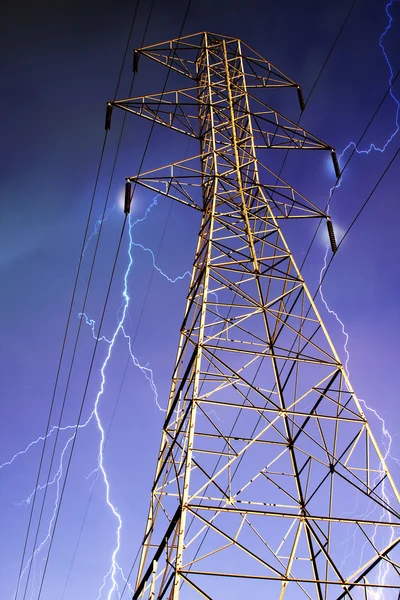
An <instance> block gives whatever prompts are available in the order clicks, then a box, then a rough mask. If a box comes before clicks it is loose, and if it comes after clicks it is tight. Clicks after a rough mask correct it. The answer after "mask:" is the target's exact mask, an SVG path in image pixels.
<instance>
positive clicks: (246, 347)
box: [107, 33, 400, 600]
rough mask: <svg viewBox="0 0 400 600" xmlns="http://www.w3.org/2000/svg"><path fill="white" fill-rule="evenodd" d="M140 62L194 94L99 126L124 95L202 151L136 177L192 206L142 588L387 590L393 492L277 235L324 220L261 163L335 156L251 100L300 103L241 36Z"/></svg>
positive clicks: (144, 103)
mask: <svg viewBox="0 0 400 600" xmlns="http://www.w3.org/2000/svg"><path fill="white" fill-rule="evenodd" d="M139 56H143V57H144V56H147V57H150V58H152V59H154V60H156V61H158V62H159V63H161V64H163V65H165V66H166V67H167V68H169V69H173V70H175V71H178V72H179V73H181V74H182V75H184V76H186V77H187V78H189V79H190V80H191V87H188V88H185V89H181V90H177V91H169V92H164V93H161V94H153V95H149V96H144V97H140V98H129V99H125V100H120V101H116V102H113V103H109V107H108V117H107V119H108V126H109V122H110V117H111V109H112V106H116V107H119V108H121V109H124V110H127V111H129V112H131V113H134V114H137V115H140V116H142V117H145V118H147V119H151V120H153V121H155V122H156V123H159V124H161V125H163V126H166V127H169V128H171V129H173V130H176V131H180V132H182V133H183V134H185V135H187V136H191V137H194V138H197V139H198V140H199V141H200V153H199V154H198V156H195V157H192V158H189V159H186V160H182V161H180V162H177V163H174V164H172V165H168V166H165V167H162V168H158V169H154V170H152V171H149V172H146V173H141V174H139V175H138V176H135V177H129V178H128V180H129V181H132V182H134V183H137V184H140V185H143V186H145V187H147V188H149V189H151V190H154V191H155V192H157V193H159V194H163V195H166V196H168V197H170V198H174V199H175V200H177V201H179V202H181V203H183V204H186V205H189V206H191V207H193V208H194V209H196V210H197V211H200V212H201V213H202V217H201V227H200V232H199V237H198V243H197V250H196V254H195V258H194V265H193V272H192V277H191V282H190V286H189V292H188V296H187V303H186V309H185V314H184V318H183V323H182V327H181V336H180V342H179V347H178V352H177V357H176V363H175V368H174V371H173V375H172V387H171V393H170V398H169V405H168V410H167V413H166V417H165V422H164V426H163V430H162V440H161V447H160V452H159V456H158V461H157V467H156V472H155V477H154V484H153V487H152V491H151V501H150V509H149V513H148V519H147V524H146V528H145V534H144V538H143V543H142V551H141V557H140V564H139V567H138V573H137V580H136V587H135V594H134V598H148V599H156V598H157V599H161V598H168V599H170V600H172V599H173V600H177V599H178V598H183V599H185V600H190V599H192V598H200V597H201V598H213V599H216V598H218V599H222V598H228V597H229V598H237V599H239V598H240V599H242V598H244V597H248V598H280V599H282V598H285V599H286V600H288V599H289V600H291V599H299V598H312V599H318V600H322V599H324V600H326V599H333V598H334V599H337V600H339V599H340V598H347V599H349V598H352V599H354V600H355V599H368V600H372V599H374V600H377V599H378V598H379V599H383V598H384V599H385V600H386V599H389V598H397V594H398V586H399V581H400V578H399V574H400V570H399V563H398V559H399V557H398V554H397V555H396V552H397V551H398V544H399V541H400V538H399V524H400V521H399V512H398V510H397V508H398V502H399V493H398V491H397V489H396V487H395V484H394V481H393V479H392V477H391V475H390V472H389V470H388V468H387V465H386V462H385V458H386V457H385V456H384V455H383V454H382V452H381V451H380V449H379V447H378V445H377V443H376V441H375V439H374V437H373V435H372V433H371V429H370V427H369V425H368V422H367V419H366V417H365V415H364V413H363V410H362V407H361V405H360V403H359V401H358V400H357V398H356V396H355V394H354V392H353V390H352V388H351V385H350V383H349V381H348V378H347V376H346V372H345V370H344V367H343V365H342V364H341V361H340V359H339V357H338V354H337V352H336V350H335V348H334V346H333V344H332V341H331V339H330V338H329V335H328V333H327V331H326V328H325V326H324V323H323V321H322V319H321V317H320V315H319V313H318V310H317V307H316V305H315V303H314V302H313V299H312V297H311V295H310V292H309V290H308V288H307V286H306V284H305V282H304V280H303V277H302V275H301V273H300V271H299V269H298V267H297V265H296V262H295V260H294V258H293V256H292V254H291V252H290V250H289V248H288V245H287V243H286V241H285V238H284V236H283V234H282V231H281V228H280V222H281V221H280V220H281V219H293V218H307V217H308V218H323V219H325V218H327V215H325V214H324V213H323V211H321V210H320V209H319V208H318V207H317V206H315V205H314V204H312V203H311V202H310V201H309V200H307V199H306V198H305V197H304V196H302V195H301V194H300V193H299V192H297V191H296V190H294V189H293V188H292V187H291V186H290V185H288V184H287V183H286V182H285V181H283V180H282V179H280V178H279V177H277V176H276V175H275V174H274V173H273V172H272V171H271V170H270V169H269V168H268V167H267V166H266V165H265V164H263V163H262V162H261V160H260V159H259V158H257V152H258V150H259V149H262V148H269V149H273V148H289V149H307V150H315V149H322V150H328V151H329V152H332V153H333V149H332V148H331V147H330V146H328V145H326V144H325V143H324V142H322V141H321V140H319V139H318V138H316V137H315V136H314V135H311V134H310V133H308V132H307V131H305V130H304V129H303V128H301V127H299V126H298V125H296V124H295V123H293V122H291V121H290V120H289V119H287V118H286V117H284V116H283V115H281V114H279V113H278V112H277V111H275V110H273V109H272V108H270V107H269V106H267V105H266V104H264V103H262V102H261V101H260V100H259V99H258V96H257V97H256V95H255V92H256V91H257V93H258V94H259V91H260V89H263V88H270V87H275V88H287V87H289V88H290V87H291V88H293V87H294V88H295V89H297V90H298V93H299V98H300V101H301V99H302V97H301V91H300V88H299V86H297V84H295V83H294V82H293V81H292V80H291V79H289V78H288V77H287V76H286V75H284V74H283V73H281V72H280V71H278V70H277V69H276V68H275V67H274V66H273V65H271V64H270V63H269V62H268V61H266V60H265V59H263V58H262V57H261V56H260V55H258V54H257V53H255V52H254V51H253V50H252V49H251V48H249V47H248V46H247V45H245V44H243V43H242V42H240V40H238V39H234V38H227V37H221V36H219V35H214V34H209V33H200V34H196V35H193V36H188V37H184V38H180V39H176V40H172V41H169V42H165V43H162V44H157V45H154V46H149V47H146V48H142V49H140V50H139V51H137V54H136V59H135V64H136V65H137V59H138V57H139ZM141 60H142V59H141ZM333 156H334V155H333ZM334 159H335V156H334ZM336 167H337V163H336ZM394 505H396V506H394ZM396 507H397V508H396Z"/></svg>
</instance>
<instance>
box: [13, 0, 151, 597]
mask: <svg viewBox="0 0 400 600" xmlns="http://www.w3.org/2000/svg"><path fill="white" fill-rule="evenodd" d="M139 5H140V0H137V1H136V5H135V10H134V14H133V17H132V20H131V26H130V31H129V35H128V42H127V46H126V48H125V51H124V55H123V58H122V61H121V67H120V71H119V75H118V79H117V83H116V87H115V97H116V95H117V93H118V89H119V85H120V82H121V76H122V72H123V68H124V65H125V62H126V56H127V48H128V46H129V43H130V39H131V35H132V31H133V27H134V24H135V21H136V16H137V11H138V7H139ZM107 138H108V131H107V130H106V131H105V134H104V141H103V145H102V149H101V154H100V159H99V163H98V168H97V172H96V177H95V183H94V189H93V193H92V198H91V204H90V210H89V214H88V218H87V221H86V228H85V232H84V236H83V241H82V246H81V252H80V257H79V261H78V268H77V273H76V277H75V282H74V286H73V292H72V297H71V302H70V306H69V312H68V317H67V323H66V327H65V332H64V338H63V343H62V349H61V354H60V358H59V362H58V367H57V374H56V381H55V384H54V388H53V395H52V400H51V405H50V409H49V415H48V420H47V425H46V434H45V439H44V443H43V448H42V453H41V457H40V461H39V468H38V474H37V478H36V483H35V491H34V495H33V501H32V506H31V511H30V516H29V521H28V527H27V532H26V536H25V542H24V548H23V553H22V558H21V564H20V569H19V574H18V579H17V586H16V591H15V596H14V599H16V598H17V595H18V590H19V585H20V578H21V573H22V569H23V565H24V559H25V554H26V549H27V545H28V539H29V534H30V531H31V527H32V519H33V513H34V509H35V503H36V498H37V489H38V485H39V480H40V475H41V470H42V466H43V460H44V455H45V451H46V447H47V439H48V438H47V436H48V434H49V430H50V423H51V417H52V414H53V408H54V403H55V396H56V391H57V389H58V382H59V377H60V372H61V365H62V362H63V357H64V352H65V346H66V340H67V336H68V332H69V327H70V323H71V317H72V309H73V304H74V301H75V296H76V290H77V285H78V281H79V276H80V271H81V266H82V262H83V255H84V249H85V246H86V241H87V236H88V231H89V225H90V220H91V215H92V211H93V206H94V200H95V196H96V193H97V188H98V183H99V177H100V172H101V168H102V164H103V159H104V153H105V148H106V142H107ZM107 200H108V198H107ZM106 207H107V201H106V203H105V205H104V209H103V215H102V219H101V224H100V229H99V237H100V235H101V227H102V222H103V219H104V216H105V212H106ZM97 247H98V244H97V245H96V249H95V253H94V256H93V261H92V266H91V274H92V272H93V267H94V262H95V259H96V254H97ZM89 286H90V279H89V282H88V285H87V290H86V295H85V302H86V298H87V294H88V291H89ZM80 326H81V323H80V324H79V327H78V332H77V335H76V340H75V347H74V353H73V356H72V359H71V369H72V364H73V361H74V356H75V352H76V346H77V342H78V338H79V333H80ZM71 369H70V374H71ZM67 385H68V383H67ZM65 401H66V393H65V395H64V399H63V403H62V407H61V413H60V418H59V424H58V427H59V426H60V425H61V420H62V415H63V411H64V406H65ZM58 434H59V429H57V432H56V436H55V441H54V445H53V452H52V457H51V462H50V467H49V470H48V474H47V482H46V486H45V491H44V496H43V500H42V505H41V510H40V515H39V521H38V524H37V528H36V535H35V541H34V544H33V551H32V557H31V562H30V564H29V570H28V574H27V578H26V584H25V590H24V596H23V598H24V599H25V597H26V593H27V589H28V583H29V578H30V573H31V569H32V563H33V560H32V559H33V554H34V552H35V548H36V543H37V538H38V535H39V529H40V523H41V519H42V515H43V510H44V505H45V501H46V495H47V484H48V482H49V480H50V474H51V468H52V465H53V461H54V456H55V451H56V446H57V441H58Z"/></svg>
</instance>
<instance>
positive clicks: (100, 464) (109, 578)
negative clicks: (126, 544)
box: [0, 196, 190, 600]
mask: <svg viewBox="0 0 400 600" xmlns="http://www.w3.org/2000/svg"><path fill="white" fill-rule="evenodd" d="M156 206H157V196H156V197H155V198H154V199H153V200H152V202H151V204H150V205H149V206H148V207H147V209H146V211H145V213H144V215H143V216H142V217H140V218H137V219H136V220H132V218H131V215H129V216H128V238H129V241H128V251H127V255H128V262H127V267H126V269H125V273H124V277H123V289H122V305H121V308H120V310H119V311H118V313H120V315H119V316H118V320H117V325H116V327H115V330H114V332H113V334H112V336H111V337H109V338H108V337H106V336H105V335H102V336H100V337H98V333H96V330H95V325H96V322H95V320H94V319H91V318H89V317H88V316H87V315H86V314H85V313H79V315H78V316H79V318H81V319H84V321H85V323H86V324H87V325H88V326H89V327H90V329H91V331H92V334H93V337H94V338H95V339H96V340H97V339H98V341H101V342H104V343H106V344H107V345H108V351H107V354H106V357H105V359H104V361H103V364H102V366H101V369H100V386H99V391H98V393H97V395H96V398H95V401H94V405H93V410H92V412H91V413H90V415H89V417H88V418H87V419H86V421H85V422H84V423H82V424H80V425H65V426H57V425H54V426H53V427H51V429H50V430H49V432H48V433H47V435H45V436H38V437H37V438H36V439H35V440H33V441H32V442H30V443H29V444H28V445H27V446H26V448H25V449H24V450H20V451H18V452H16V453H15V454H14V456H12V458H11V459H10V460H8V461H5V462H3V463H2V464H0V470H1V469H3V468H5V467H7V466H10V465H12V464H13V463H14V462H15V461H16V460H17V458H18V457H20V456H22V455H24V454H26V453H27V452H29V450H30V449H31V448H32V447H34V446H36V445H38V444H40V443H43V442H44V441H45V440H46V439H47V438H49V437H50V436H51V435H52V434H53V433H54V432H55V431H57V430H59V431H61V432H64V431H66V432H67V431H73V434H72V435H70V436H69V438H68V439H67V441H66V442H65V444H64V446H63V449H62V451H61V454H60V457H59V462H58V468H57V470H56V472H55V473H54V475H53V476H52V478H51V479H49V481H48V482H46V483H45V484H40V485H38V486H37V488H36V489H35V490H33V491H32V492H31V493H30V494H29V496H28V497H27V498H26V499H25V500H24V501H23V502H22V503H20V504H29V503H30V501H31V499H32V497H33V495H34V494H35V493H36V491H42V490H44V489H45V488H46V487H49V486H53V485H55V487H56V493H55V500H54V504H53V512H52V515H51V518H50V520H49V523H48V527H47V531H46V535H45V537H44V538H43V539H42V540H41V542H40V544H39V545H38V546H37V547H36V548H35V550H34V552H33V553H32V556H31V557H30V558H29V560H28V561H27V562H26V564H25V566H24V568H23V570H22V572H21V576H20V580H21V579H22V577H23V576H24V575H25V573H26V571H27V569H28V568H29V566H30V564H31V563H32V566H33V576H32V592H31V596H32V597H33V595H34V588H35V585H36V575H35V572H36V569H35V566H36V562H37V559H38V555H39V554H40V552H41V551H42V550H43V548H44V547H45V546H46V544H47V543H48V541H49V540H50V538H51V535H52V532H53V526H54V522H55V519H56V516H57V512H58V509H59V502H60V486H61V481H62V477H63V474H64V470H63V469H64V458H65V455H66V452H67V450H68V448H69V446H70V444H71V443H72V441H73V440H74V438H75V436H76V435H77V431H78V430H80V429H85V428H86V427H88V425H89V424H90V423H92V422H93V423H95V424H96V426H97V430H98V433H99V449H98V455H97V467H96V468H95V469H93V470H92V472H91V473H90V474H89V475H88V476H87V478H89V477H90V476H91V475H92V474H94V473H97V477H99V476H100V477H101V479H102V481H103V484H104V488H105V501H106V504H107V507H108V509H109V511H110V513H111V515H112V517H113V519H114V520H115V522H116V529H115V545H114V548H113V551H112V554H111V557H110V568H109V570H108V571H107V573H106V574H105V575H104V577H103V581H102V583H101V586H100V588H99V590H98V595H97V600H100V598H101V597H102V595H103V593H104V592H105V591H106V587H107V586H108V591H107V592H106V593H107V600H111V598H112V597H113V595H115V593H117V594H118V590H119V584H118V580H119V579H121V580H122V582H123V583H124V585H126V586H127V587H128V589H131V588H130V586H129V583H128V581H127V579H126V577H125V575H124V573H123V570H122V568H121V566H120V565H119V564H118V561H117V557H118V554H119V551H120V548H121V531H122V527H123V520H122V516H121V514H120V512H119V511H118V509H117V507H116V506H115V504H114V503H113V501H112V498H111V486H110V479H109V476H108V474H107V471H106V468H105V464H104V447H105V443H106V432H105V428H104V426H103V424H102V421H101V417H100V412H99V408H100V403H101V399H102V397H103V395H104V391H105V387H106V370H107V366H108V364H109V362H110V360H111V358H112V353H113V349H114V347H115V343H116V340H117V338H118V337H120V336H122V337H123V338H124V339H125V340H126V341H127V346H128V349H129V354H130V358H131V360H132V363H133V365H134V366H135V367H136V368H138V369H139V370H140V371H141V372H142V374H143V375H144V377H145V378H146V379H147V381H148V383H149V385H150V388H151V390H152V392H153V396H154V402H155V404H156V406H157V407H158V409H159V410H160V411H163V412H165V409H164V408H163V407H162V406H161V405H160V403H159V401H158V392H157V387H156V384H155V382H154V374H153V371H152V369H151V368H150V367H149V366H148V365H142V364H141V363H140V362H139V360H138V358H137V357H136V356H135V354H134V353H133V348H132V346H133V343H132V339H131V336H130V335H129V334H128V333H127V331H126V328H125V321H126V317H127V315H128V309H129V305H130V302H131V297H130V295H129V292H128V281H129V276H130V274H131V270H132V267H133V262H134V261H133V249H134V248H140V249H141V250H143V251H144V252H146V253H148V254H150V256H151V259H152V265H153V268H154V269H155V270H156V271H157V272H158V273H159V274H160V275H161V276H162V277H164V278H165V279H166V280H167V281H169V282H170V283H176V282H177V281H181V280H182V279H184V278H185V277H186V276H188V275H189V276H190V272H189V271H186V272H185V273H184V274H183V275H179V276H177V277H175V278H172V277H170V276H169V275H167V274H166V273H165V272H164V271H163V270H162V269H161V268H160V267H158V265H157V264H156V257H155V254H154V252H153V251H152V250H151V249H150V248H147V247H145V246H143V244H139V243H137V242H135V241H134V239H133V229H134V227H136V226H137V225H138V224H139V223H142V222H143V221H145V220H146V219H147V217H148V215H149V213H150V212H151V210H152V209H154V208H155V207H156ZM109 212H111V211H109ZM108 214H109V213H108ZM107 216H108V215H107ZM104 220H105V219H104ZM100 223H101V221H100V219H99V220H98V221H97V222H96V224H95V227H94V230H93V232H92V234H91V236H90V237H89V239H88V242H87V244H86V246H85V249H86V248H87V245H88V243H89V241H90V240H91V238H92V237H93V236H95V235H97V233H98V230H99V226H100ZM85 249H84V250H85ZM97 477H96V479H97ZM41 570H42V568H41ZM39 575H40V574H39Z"/></svg>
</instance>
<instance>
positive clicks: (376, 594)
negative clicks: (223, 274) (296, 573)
mask: <svg viewBox="0 0 400 600" xmlns="http://www.w3.org/2000/svg"><path fill="white" fill-rule="evenodd" d="M394 1H395V0H390V1H389V2H388V3H387V4H386V7H385V12H386V15H387V17H388V22H387V25H386V27H385V29H384V31H383V32H382V34H381V36H380V38H379V46H380V48H381V50H382V54H383V56H384V59H385V61H386V64H387V67H388V69H389V80H388V84H389V89H390V96H391V98H392V100H393V101H394V103H395V105H396V112H395V128H394V130H393V132H392V133H391V134H390V135H389V137H388V138H387V140H386V142H385V143H384V144H383V146H382V147H378V146H377V145H376V144H374V143H371V144H370V145H369V146H368V147H367V148H365V149H359V148H358V147H357V145H356V144H355V143H354V142H349V143H348V144H347V146H346V147H345V148H344V150H343V151H342V153H341V154H340V156H339V157H338V160H339V163H340V161H341V160H342V159H343V157H344V156H345V154H346V153H347V152H348V150H350V149H353V151H355V152H356V153H357V154H362V155H369V154H370V153H371V152H372V151H374V152H380V153H383V152H385V150H386V148H387V147H388V146H389V144H390V143H391V141H392V140H393V139H394V137H395V136H396V135H397V133H398V132H399V129H400V127H399V113H400V100H399V99H398V98H397V97H396V96H395V94H394V92H393V89H392V87H391V86H392V82H393V78H394V73H393V68H392V65H391V63H390V60H389V57H388V54H387V52H386V49H385V46H384V38H385V36H386V35H387V34H388V32H389V30H390V28H391V26H392V23H393V17H392V15H391V14H390V8H391V7H392V5H393V3H394ZM342 179H343V178H342ZM342 179H341V180H339V181H338V182H337V183H336V185H335V186H334V187H333V188H331V190H330V195H329V201H328V213H329V210H330V203H331V199H332V195H333V193H334V191H335V189H337V188H338V187H340V185H341V183H342ZM328 252H329V246H327V247H326V249H325V255H324V261H323V265H322V268H321V271H320V276H319V294H320V297H321V300H322V302H323V304H324V306H325V308H326V310H327V312H328V313H329V314H330V315H332V316H333V317H334V318H335V319H336V321H337V323H338V324H339V325H340V328H341V332H342V334H343V337H344V344H343V350H344V354H345V356H346V360H345V364H344V368H345V370H346V373H347V375H348V376H349V362H350V352H349V348H348V344H349V334H348V332H347V330H346V327H345V324H344V322H343V321H342V319H341V318H340V317H339V315H338V313H337V312H336V311H334V310H333V309H332V308H331V307H330V306H329V304H328V302H327V300H326V298H325V296H324V293H323V289H322V280H323V276H324V273H325V271H326V268H327V258H328ZM358 400H359V401H360V402H361V403H362V405H363V406H364V408H365V409H366V410H367V411H369V412H370V413H372V414H373V415H374V416H375V417H376V418H377V419H378V421H379V422H380V427H381V432H382V441H384V440H385V442H386V443H385V442H384V445H385V454H384V456H383V458H384V460H385V462H386V460H387V459H388V458H391V459H392V460H394V461H395V462H396V463H397V464H399V465H400V460H398V459H397V458H396V457H394V456H393V455H392V454H391V448H392V444H393V438H392V436H391V434H390V432H389V429H388V427H387V425H386V423H385V420H384V419H383V417H382V416H381V415H380V414H379V413H378V412H377V411H376V410H375V409H374V408H373V407H371V406H369V405H368V404H367V402H366V401H365V400H364V399H362V398H358ZM383 476H384V470H383V464H382V463H380V465H379V473H378V475H377V476H376V478H375V481H374V483H375V484H378V481H379V480H380V479H382V478H383ZM385 484H386V479H385V478H383V480H382V484H381V485H382V487H381V489H382V497H383V499H384V500H385V502H387V503H388V504H390V497H389V492H388V490H387V485H385ZM373 487H374V486H373ZM357 502H358V500H357ZM355 510H356V508H355V509H354V511H353V513H352V514H354V512H355ZM373 510H374V509H372V510H371V511H370V512H369V513H368V514H367V515H366V516H367V517H368V516H369V515H370V514H371V513H372V512H373ZM385 517H386V518H388V520H389V522H392V517H391V514H390V513H388V512H387V511H385V510H382V513H381V516H380V521H382V520H383V519H384V518H385ZM389 530H390V539H389V543H391V542H393V541H394V539H395V531H394V528H393V527H390V528H389ZM377 533H378V532H377V527H375V530H374V534H373V536H372V543H373V544H374V543H375V538H376V536H377ZM354 536H355V533H354V534H353V536H350V538H353V539H352V549H351V550H350V551H348V550H347V549H348V544H349V542H350V539H349V538H348V539H347V540H346V555H345V557H344V558H343V560H342V566H343V564H345V562H346V560H347V558H348V557H349V556H350V555H351V554H352V553H353V552H354V549H355V539H354ZM366 544H367V542H365V543H364V545H363V546H362V550H361V556H360V563H359V564H360V566H361V565H362V559H363V553H364V550H365V546H366ZM388 572H389V565H388V564H387V563H386V562H385V563H383V561H381V562H380V564H379V575H378V581H379V584H380V585H381V586H383V585H385V583H386V577H387V575H388ZM369 595H370V596H371V598H374V600H383V592H382V588H378V589H376V590H373V589H369Z"/></svg>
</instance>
